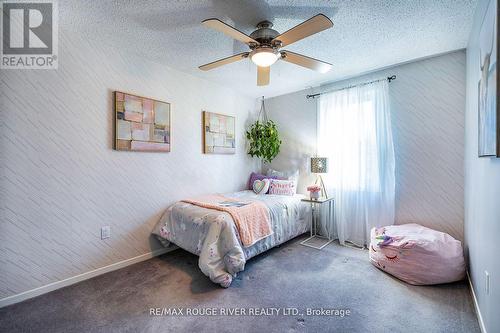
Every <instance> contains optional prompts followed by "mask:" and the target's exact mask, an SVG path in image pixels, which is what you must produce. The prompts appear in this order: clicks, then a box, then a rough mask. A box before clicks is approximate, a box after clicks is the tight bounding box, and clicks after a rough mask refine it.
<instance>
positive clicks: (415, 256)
mask: <svg viewBox="0 0 500 333" xmlns="http://www.w3.org/2000/svg"><path fill="white" fill-rule="evenodd" d="M369 250H370V261H371V262H372V264H373V265H375V267H377V268H379V269H381V270H383V271H385V272H387V273H389V274H392V275H394V276H395V277H397V278H398V279H401V280H403V281H405V282H408V283H409V284H414V285H427V284H438V283H448V282H454V281H459V280H462V279H464V277H465V261H464V256H463V251H462V245H461V243H460V241H458V240H456V239H454V238H453V237H451V236H450V235H448V234H445V233H443V232H439V231H435V230H432V229H429V228H426V227H423V226H421V225H419V224H404V225H391V226H387V227H382V228H373V229H372V230H371V243H370V249H369Z"/></svg>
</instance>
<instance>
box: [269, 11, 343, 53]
mask: <svg viewBox="0 0 500 333" xmlns="http://www.w3.org/2000/svg"><path fill="white" fill-rule="evenodd" d="M331 27H333V22H332V21H331V20H330V19H329V18H328V17H326V16H325V15H323V14H318V15H316V16H313V17H311V18H310V19H309V20H307V21H304V22H302V23H301V24H299V25H296V26H295V27H293V28H292V29H290V30H288V31H285V32H284V33H282V34H281V35H279V36H278V37H276V38H274V39H273V42H274V41H278V40H279V41H280V42H281V46H286V45H290V44H292V43H295V42H296V41H299V40H301V39H303V38H306V37H309V36H311V35H314V34H315V33H318V32H320V31H323V30H325V29H328V28H331Z"/></svg>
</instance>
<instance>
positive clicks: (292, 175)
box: [266, 169, 299, 191]
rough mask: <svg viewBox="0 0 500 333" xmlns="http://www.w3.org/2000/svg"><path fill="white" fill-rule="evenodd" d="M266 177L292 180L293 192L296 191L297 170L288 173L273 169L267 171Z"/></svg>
mask: <svg viewBox="0 0 500 333" xmlns="http://www.w3.org/2000/svg"><path fill="white" fill-rule="evenodd" d="M266 174H267V177H269V178H271V177H276V178H275V179H287V180H293V181H294V183H295V191H297V183H298V182H299V170H298V169H297V170H289V171H278V170H274V169H268V170H267V172H266Z"/></svg>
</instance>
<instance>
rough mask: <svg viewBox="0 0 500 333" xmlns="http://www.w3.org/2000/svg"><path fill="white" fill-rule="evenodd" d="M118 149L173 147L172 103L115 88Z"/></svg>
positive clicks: (161, 150)
mask: <svg viewBox="0 0 500 333" xmlns="http://www.w3.org/2000/svg"><path fill="white" fill-rule="evenodd" d="M115 115H116V118H115V122H116V123H115V129H116V130H115V149H116V150H129V151H157V152H169V151H170V103H166V102H161V101H157V100H154V99H151V98H146V97H140V96H135V95H131V94H127V93H123V92H119V91H115Z"/></svg>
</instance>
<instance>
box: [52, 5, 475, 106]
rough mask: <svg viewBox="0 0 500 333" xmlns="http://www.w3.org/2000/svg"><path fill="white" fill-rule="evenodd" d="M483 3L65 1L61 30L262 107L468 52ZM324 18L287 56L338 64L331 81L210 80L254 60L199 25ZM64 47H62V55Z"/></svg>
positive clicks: (275, 71)
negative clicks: (208, 67) (259, 100)
mask: <svg viewBox="0 0 500 333" xmlns="http://www.w3.org/2000/svg"><path fill="white" fill-rule="evenodd" d="M476 3H477V0H440V1H435V0H422V1H406V0H404V1H401V0H400V1H395V0H392V1H387V0H370V1H367V0H354V1H340V0H336V1H331V0H324V1H318V0H310V1H298V0H296V1H284V0H279V1H278V0H269V1H262V0H259V1H255V0H251V1H250V0H248V1H241V0H239V1H233V0H201V1H162V0H153V1H134V0H122V1H110V0H102V1H79V0H71V1H60V2H59V7H60V15H59V17H60V23H61V26H62V28H63V29H74V30H75V31H78V32H80V33H81V34H82V35H83V36H85V38H90V39H96V40H100V41H102V42H104V43H106V45H108V46H109V47H119V48H121V49H122V50H124V51H126V52H127V53H136V54H139V55H140V56H141V57H144V58H151V59H154V60H155V61H158V62H160V63H163V64H165V65H168V66H170V67H173V68H176V69H178V70H181V71H184V72H187V73H191V74H194V75H196V76H199V77H203V78H206V79H209V80H212V81H214V82H218V83H220V84H224V85H228V86H231V87H234V88H236V89H238V90H240V91H241V92H243V93H245V94H247V95H249V96H252V97H258V96H262V95H265V96H266V97H271V96H275V95H281V94H284V93H288V92H292V91H297V90H301V89H304V88H306V87H308V86H312V85H318V84H320V83H325V82H330V81H334V80H338V79H341V78H346V77H351V76H354V75H359V74H360V73H364V72H367V71H371V70H375V69H379V68H382V67H385V66H389V65H394V64H398V63H402V62H406V61H409V60H414V59H419V58H422V57H427V56H431V55H435V54H439V53H444V52H449V51H452V50H458V49H462V48H465V47H466V46H467V40H468V36H469V32H470V28H471V25H472V15H473V12H474V9H475V7H476ZM317 13H324V14H326V15H327V16H328V17H330V18H331V19H332V21H333V22H334V27H333V28H332V29H329V30H326V31H323V32H321V33H319V34H316V35H314V36H311V37H309V38H307V39H304V40H301V41H299V42H297V43H295V44H293V45H291V46H289V47H286V48H285V49H289V50H290V51H294V52H298V53H303V54H305V55H308V56H310V57H313V58H317V59H321V60H324V61H327V62H330V63H332V64H333V69H332V70H331V71H330V72H329V73H327V74H319V73H315V72H313V71H311V70H308V69H303V68H300V67H298V66H295V65H292V64H289V63H285V62H278V63H277V64H275V65H273V66H272V69H271V84H270V85H269V86H266V87H257V86H256V68H255V66H254V65H253V63H252V62H251V61H250V60H248V59H247V60H243V61H240V62H239V63H233V64H230V65H227V66H224V67H221V68H218V69H215V70H212V71H208V72H202V71H200V70H199V69H198V66H199V65H202V64H205V63H208V62H211V61H214V60H217V59H220V58H223V57H227V56H229V55H232V54H235V53H239V52H241V51H246V50H248V48H247V46H246V45H244V44H242V43H240V42H236V41H233V40H232V39H231V38H229V37H227V36H225V35H223V34H222V33H220V32H217V31H213V30H209V29H207V28H205V27H203V26H202V25H201V23H200V22H201V21H202V20H203V19H206V18H212V17H217V18H220V19H222V20H223V21H224V22H226V23H228V24H231V25H233V26H235V27H236V28H238V29H240V30H241V31H243V32H245V33H248V34H249V33H251V32H252V31H253V30H254V29H255V25H256V24H257V23H258V22H259V21H262V20H271V21H273V23H274V27H273V28H274V29H276V30H277V31H279V32H284V31H286V30H288V29H289V28H291V27H293V26H295V25H297V24H299V23H301V22H302V21H304V20H306V19H308V18H310V17H312V16H314V15H315V14H317ZM60 47H64V45H61V46H60Z"/></svg>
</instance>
